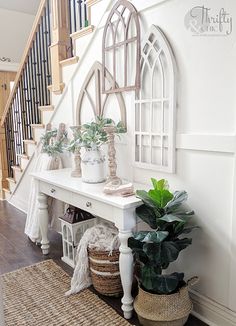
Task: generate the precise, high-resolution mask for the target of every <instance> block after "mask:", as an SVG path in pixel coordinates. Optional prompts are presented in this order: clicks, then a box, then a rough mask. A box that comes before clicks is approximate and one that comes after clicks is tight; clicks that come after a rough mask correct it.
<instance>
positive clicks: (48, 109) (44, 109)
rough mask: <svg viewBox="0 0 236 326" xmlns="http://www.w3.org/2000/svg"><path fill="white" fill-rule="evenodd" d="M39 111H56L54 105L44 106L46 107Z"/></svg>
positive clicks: (40, 107) (40, 108)
mask: <svg viewBox="0 0 236 326" xmlns="http://www.w3.org/2000/svg"><path fill="white" fill-rule="evenodd" d="M38 109H39V110H40V111H54V106H53V105H44V106H39V107H38Z"/></svg>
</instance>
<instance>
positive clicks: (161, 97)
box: [134, 25, 176, 173]
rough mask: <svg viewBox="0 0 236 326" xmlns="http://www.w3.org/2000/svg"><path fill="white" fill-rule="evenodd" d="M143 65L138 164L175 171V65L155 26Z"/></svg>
mask: <svg viewBox="0 0 236 326" xmlns="http://www.w3.org/2000/svg"><path fill="white" fill-rule="evenodd" d="M140 65H141V83H142V88H141V89H140V90H139V91H137V92H136V100H135V136H134V137H135V138H134V143H135V144H134V161H135V165H137V166H138V167H143V168H147V169H154V170H158V171H163V172H170V173H174V171H175V124H176V121H175V120H176V118H175V116H176V78H175V76H176V65H175V59H174V55H173V52H172V49H171V46H170V44H169V42H168V40H167V39H166V37H165V35H164V34H163V32H162V31H161V30H160V29H159V28H158V27H156V26H154V25H152V26H151V27H150V29H149V31H148V33H147V34H146V36H145V37H144V41H143V42H142V50H141V63H140Z"/></svg>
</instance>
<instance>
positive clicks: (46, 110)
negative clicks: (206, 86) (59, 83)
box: [39, 105, 54, 125]
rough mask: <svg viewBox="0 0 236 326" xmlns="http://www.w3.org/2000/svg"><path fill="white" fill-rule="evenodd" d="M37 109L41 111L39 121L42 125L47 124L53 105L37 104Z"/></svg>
mask: <svg viewBox="0 0 236 326" xmlns="http://www.w3.org/2000/svg"><path fill="white" fill-rule="evenodd" d="M39 110H40V113H41V121H42V123H43V124H44V125H46V124H48V123H49V121H50V120H51V117H52V114H53V111H54V106H53V105H45V106H39Z"/></svg>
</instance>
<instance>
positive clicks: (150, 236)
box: [134, 231, 169, 243]
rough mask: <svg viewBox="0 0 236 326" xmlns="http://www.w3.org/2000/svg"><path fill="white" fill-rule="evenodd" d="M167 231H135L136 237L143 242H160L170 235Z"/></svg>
mask: <svg viewBox="0 0 236 326" xmlns="http://www.w3.org/2000/svg"><path fill="white" fill-rule="evenodd" d="M168 234H169V233H168V232H166V231H139V232H137V233H134V239H136V240H139V241H142V242H156V243H160V242H162V241H163V240H165V238H166V237H167V236H168Z"/></svg>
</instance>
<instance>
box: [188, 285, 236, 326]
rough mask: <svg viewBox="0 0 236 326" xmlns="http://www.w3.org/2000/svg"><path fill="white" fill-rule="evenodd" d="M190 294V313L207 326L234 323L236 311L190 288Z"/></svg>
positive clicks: (226, 325) (228, 325)
mask: <svg viewBox="0 0 236 326" xmlns="http://www.w3.org/2000/svg"><path fill="white" fill-rule="evenodd" d="M190 296H191V299H192V301H193V307H194V308H193V312H192V314H193V315H194V316H196V317H197V318H199V319H200V320H202V321H203V322H205V323H207V324H208V325H209V326H235V325H236V312H233V311H232V310H230V309H228V308H226V307H224V306H222V305H220V304H219V303H216V302H215V301H213V300H211V299H210V298H207V297H205V296H203V295H201V294H200V293H198V292H196V291H194V290H190Z"/></svg>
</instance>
